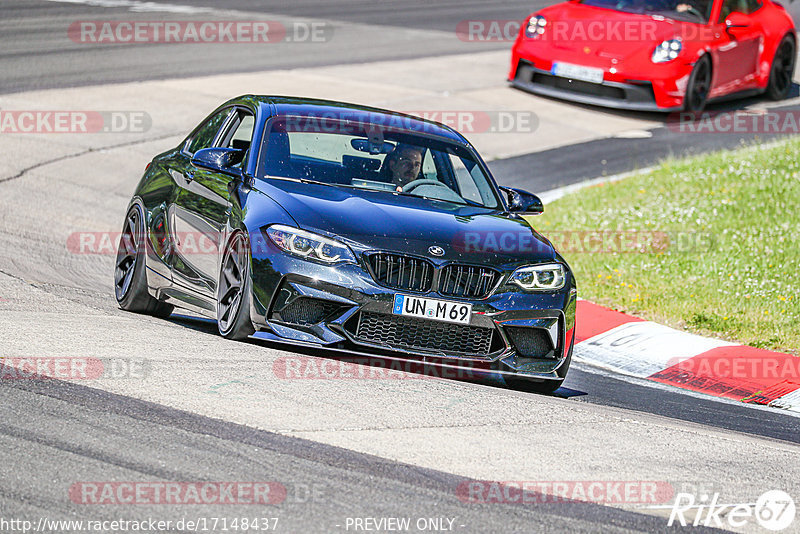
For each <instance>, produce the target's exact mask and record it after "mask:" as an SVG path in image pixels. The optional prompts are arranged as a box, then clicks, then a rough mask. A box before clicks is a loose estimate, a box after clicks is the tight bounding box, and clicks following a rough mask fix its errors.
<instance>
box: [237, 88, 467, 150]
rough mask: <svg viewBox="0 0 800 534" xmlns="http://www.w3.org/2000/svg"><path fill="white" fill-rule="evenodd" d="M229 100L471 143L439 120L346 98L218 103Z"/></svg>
mask: <svg viewBox="0 0 800 534" xmlns="http://www.w3.org/2000/svg"><path fill="white" fill-rule="evenodd" d="M231 104H247V105H249V106H252V107H253V108H254V109H255V108H257V107H261V108H266V109H264V111H265V112H266V113H265V116H267V117H273V116H280V115H294V116H312V117H324V118H327V119H342V120H355V121H359V122H372V123H377V124H385V125H388V126H396V127H402V128H403V129H408V130H412V131H417V132H425V133H427V134H430V135H435V136H437V137H443V138H446V139H450V140H452V141H456V142H458V143H463V144H466V145H468V146H471V144H470V143H469V141H467V140H466V139H465V138H464V136H463V135H461V134H460V133H458V132H457V131H455V130H453V129H452V128H450V127H449V126H446V125H444V124H441V123H439V122H436V121H432V120H427V119H423V118H421V117H416V116H414V115H408V114H405V113H398V112H396V111H391V110H388V109H381V108H373V107H369V106H363V105H360V104H352V103H349V102H337V101H334V100H320V99H315V98H303V97H294V96H275V95H242V96H239V97H237V98H233V99H231V100H230V101H228V102H226V103H225V104H223V106H222V107H224V106H229V105H231ZM400 125H402V126H400Z"/></svg>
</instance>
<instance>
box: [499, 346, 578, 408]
mask: <svg viewBox="0 0 800 534" xmlns="http://www.w3.org/2000/svg"><path fill="white" fill-rule="evenodd" d="M574 348H575V334H574V333H573V334H572V342H571V344H570V347H569V354H567V361H565V362H564V363H563V364H562V365H561V367H559V368H558V369H557V370H556V374H557V375H558V377H559V378H558V379H555V380H532V379H529V378H503V380H505V382H506V385H507V386H508V387H510V388H512V389H519V390H522V391H529V392H531V393H545V394H550V393H554V392H555V391H556V390H557V389H558V388H560V387H561V385H562V384H563V383H564V379H565V378H566V377H567V371H569V365H570V364H571V363H572V351H573V349H574Z"/></svg>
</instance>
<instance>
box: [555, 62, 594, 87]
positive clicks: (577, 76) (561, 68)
mask: <svg viewBox="0 0 800 534" xmlns="http://www.w3.org/2000/svg"><path fill="white" fill-rule="evenodd" d="M550 72H552V73H553V74H554V75H555V76H561V77H562V78H571V79H573V80H581V81H584V82H591V83H603V69H593V68H591V67H582V66H580V65H573V64H571V63H553V68H552V69H551V71H550Z"/></svg>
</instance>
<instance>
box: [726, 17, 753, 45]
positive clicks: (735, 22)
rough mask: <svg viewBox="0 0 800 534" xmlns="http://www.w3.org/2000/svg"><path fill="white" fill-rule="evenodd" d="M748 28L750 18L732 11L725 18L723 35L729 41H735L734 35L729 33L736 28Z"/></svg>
mask: <svg viewBox="0 0 800 534" xmlns="http://www.w3.org/2000/svg"><path fill="white" fill-rule="evenodd" d="M748 26H750V18H749V17H748V16H747V15H745V14H744V13H740V12H738V11H734V12H733V13H731V14H730V15H728V16H727V17H726V18H725V33H727V34H728V37H730V38H731V39H734V40H735V39H736V35H735V34H734V33H733V32H732V31H731V30H734V29H736V28H747V27H748Z"/></svg>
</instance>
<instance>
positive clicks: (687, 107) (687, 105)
mask: <svg viewBox="0 0 800 534" xmlns="http://www.w3.org/2000/svg"><path fill="white" fill-rule="evenodd" d="M701 63H705V64H707V66H708V71H709V80H708V81H709V88H708V93H710V92H711V80H712V75H713V73H712V71H711V61H709V59H708V55H707V54H703V55H702V56H700V58H699V59H698V60H697V61H696V62H695V64H694V68H692V73H691V74H690V75H689V82H688V83H687V84H686V95H685V96H684V97H683V109H684V111H688V112H691V113H699V112H700V111H703V109H705V107H706V104H707V103H708V94H706V98H705V100H703V103H702V105H701V106H700V107H698V108H697V109H692V107H691V105H692V103H691V97H690V96H689V95H691V94H692V93H693V92H694V91H693V90H694V84H695V82H696V80H697V71H698V66H699V65H700V64H701Z"/></svg>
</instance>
